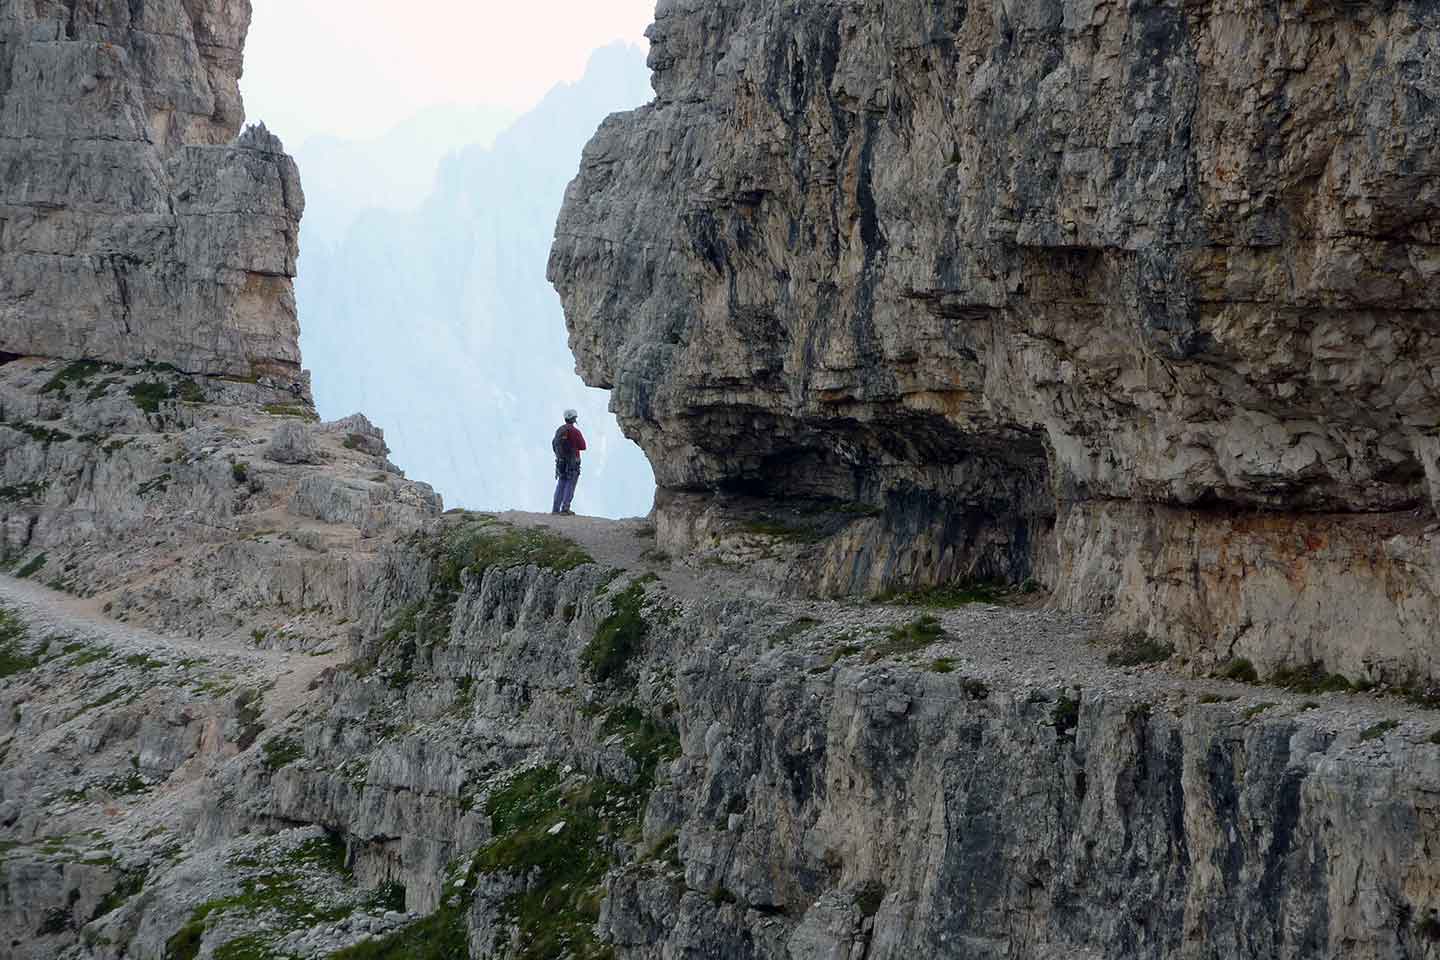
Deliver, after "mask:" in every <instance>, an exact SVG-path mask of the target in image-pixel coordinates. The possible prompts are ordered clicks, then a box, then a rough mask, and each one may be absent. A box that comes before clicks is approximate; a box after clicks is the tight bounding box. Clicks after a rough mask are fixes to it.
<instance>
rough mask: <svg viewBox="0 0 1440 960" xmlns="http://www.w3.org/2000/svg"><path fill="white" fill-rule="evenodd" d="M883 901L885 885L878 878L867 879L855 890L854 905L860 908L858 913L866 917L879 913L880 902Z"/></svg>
mask: <svg viewBox="0 0 1440 960" xmlns="http://www.w3.org/2000/svg"><path fill="white" fill-rule="evenodd" d="M884 901H885V885H884V884H883V883H880V882H879V881H878V880H868V881H866V882H865V883H863V884H861V885H860V889H858V890H856V891H855V906H856V907H858V908H859V909H860V915H861V916H863V917H865V918H866V919H869V918H870V917H873V916H875V914H877V913H879V912H880V904H881V903H883V902H884Z"/></svg>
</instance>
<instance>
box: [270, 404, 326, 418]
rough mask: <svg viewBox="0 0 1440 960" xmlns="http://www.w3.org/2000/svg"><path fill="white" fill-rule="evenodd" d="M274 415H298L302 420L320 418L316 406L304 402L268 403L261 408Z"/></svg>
mask: <svg viewBox="0 0 1440 960" xmlns="http://www.w3.org/2000/svg"><path fill="white" fill-rule="evenodd" d="M261 409H262V410H264V411H265V412H266V413H268V414H270V416H272V417H296V418H298V419H300V420H311V421H314V420H319V419H320V415H319V414H318V413H316V412H315V408H314V407H312V406H310V405H309V404H304V403H267V404H265V406H264V407H262V408H261Z"/></svg>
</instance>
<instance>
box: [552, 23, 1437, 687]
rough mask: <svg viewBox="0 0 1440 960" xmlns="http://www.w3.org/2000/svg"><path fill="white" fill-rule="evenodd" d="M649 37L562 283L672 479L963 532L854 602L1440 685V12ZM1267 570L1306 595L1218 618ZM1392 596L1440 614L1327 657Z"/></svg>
mask: <svg viewBox="0 0 1440 960" xmlns="http://www.w3.org/2000/svg"><path fill="white" fill-rule="evenodd" d="M656 18H657V19H656V23H655V25H654V27H653V28H652V30H651V38H652V44H653V46H652V52H651V65H652V67H653V68H654V71H655V76H654V86H655V91H656V95H657V96H656V100H655V102H654V103H653V104H651V105H649V106H647V107H645V108H642V109H640V110H638V111H635V112H633V113H629V114H624V115H619V116H617V117H614V118H612V119H611V120H610V121H608V122H607V123H606V124H605V125H604V126H603V127H602V128H601V130H600V131H599V133H598V134H597V136H596V137H595V139H594V140H593V141H592V142H591V144H590V145H589V147H588V148H587V150H586V153H585V156H584V159H583V161H582V166H581V170H580V173H579V176H578V177H577V179H576V180H575V182H574V183H573V185H572V187H571V189H570V192H569V195H568V198H567V203H566V206H565V210H564V212H563V213H562V216H561V219H560V223H559V225H558V227H557V237H556V244H555V247H554V249H553V252H552V257H551V264H550V275H551V279H552V281H553V282H554V283H555V285H556V287H557V288H558V289H559V291H560V293H561V295H562V297H563V299H564V302H565V307H566V313H567V318H568V321H569V324H570V335H571V345H572V347H573V348H574V350H575V353H576V356H577V359H578V362H579V367H580V370H581V372H582V373H583V375H584V376H585V377H586V379H587V380H588V381H589V382H590V383H592V384H594V385H599V386H606V387H611V388H613V389H614V398H613V403H614V406H615V408H616V410H617V412H618V413H619V415H620V418H621V421H622V423H623V424H624V425H625V428H626V430H627V431H628V432H629V434H630V435H631V436H632V437H634V438H635V439H636V440H638V441H639V442H640V443H641V444H642V446H644V447H645V448H646V450H647V451H648V452H649V453H650V456H651V459H652V461H653V462H654V464H655V466H656V472H657V477H658V480H659V482H660V484H661V485H662V486H663V487H669V488H672V489H677V490H710V491H719V492H721V493H732V492H740V493H745V494H758V495H760V496H762V497H769V498H772V499H786V498H794V497H817V498H831V499H833V500H836V501H842V502H851V501H860V502H863V503H866V504H870V505H873V506H878V507H883V508H885V512H886V516H887V517H889V516H896V517H904V518H906V519H905V521H904V523H903V524H902V525H903V526H905V527H906V528H907V530H908V532H907V534H906V535H907V536H911V537H914V536H919V537H920V538H921V539H923V540H925V541H926V542H927V543H933V545H934V548H933V549H929V550H927V551H922V555H921V557H920V558H919V559H917V560H915V561H914V562H908V563H907V564H903V565H900V566H896V565H895V564H878V563H876V562H875V561H874V560H873V556H874V555H875V554H877V553H885V554H889V553H891V552H893V551H892V549H891V548H892V547H893V546H894V545H895V543H896V542H897V538H896V537H895V536H893V535H892V534H893V533H894V532H895V528H896V526H897V524H894V523H889V521H882V522H881V523H879V524H876V525H875V526H876V527H877V531H878V532H877V533H876V535H875V539H874V543H875V544H877V545H878V546H877V547H876V548H875V549H866V547H865V546H864V544H861V545H859V546H858V547H857V548H856V549H854V550H852V551H850V552H849V553H848V559H847V560H845V561H843V562H842V563H841V564H840V567H841V568H843V569H845V570H847V571H848V575H847V576H846V577H844V578H839V586H840V588H841V589H844V590H852V589H862V590H865V589H868V590H875V589H880V588H884V587H886V586H889V585H892V584H895V583H901V584H917V585H918V584H924V583H927V582H935V581H937V580H944V579H947V578H950V577H953V576H955V575H956V574H957V573H959V574H962V575H963V574H968V575H972V576H997V575H999V576H1006V577H1010V578H1013V579H1016V580H1020V579H1024V578H1026V577H1030V576H1035V577H1038V578H1040V579H1043V580H1046V581H1047V582H1049V583H1050V584H1051V585H1053V586H1055V587H1056V588H1058V589H1059V591H1060V593H1061V595H1062V596H1063V597H1064V598H1065V599H1066V600H1067V601H1068V602H1071V603H1076V604H1081V605H1083V606H1085V607H1088V608H1090V609H1114V610H1115V612H1116V621H1115V623H1116V626H1117V628H1120V629H1127V630H1129V629H1143V630H1147V631H1149V632H1151V633H1153V634H1155V635H1158V636H1161V637H1163V638H1164V639H1166V640H1167V641H1169V642H1172V643H1175V644H1176V645H1177V646H1179V647H1181V648H1183V649H1185V650H1187V652H1190V653H1193V654H1195V655H1196V656H1198V657H1200V659H1202V660H1203V659H1215V658H1219V657H1225V656H1231V655H1237V654H1243V655H1246V656H1251V657H1262V658H1264V657H1269V659H1272V660H1273V659H1276V657H1275V656H1273V655H1272V654H1271V652H1272V651H1273V646H1272V644H1273V643H1276V642H1278V643H1280V644H1281V645H1282V647H1289V648H1299V647H1307V648H1308V649H1305V650H1303V651H1299V650H1297V651H1296V652H1297V653H1298V656H1299V657H1301V658H1302V659H1303V658H1311V659H1324V660H1327V662H1328V661H1329V660H1330V659H1333V658H1337V657H1340V656H1341V653H1342V650H1344V651H1348V652H1347V653H1345V657H1346V658H1348V659H1349V661H1350V663H1351V665H1352V666H1353V667H1358V665H1359V663H1360V661H1365V662H1366V663H1369V664H1372V665H1373V669H1374V670H1376V671H1378V673H1379V674H1383V675H1387V676H1396V675H1405V674H1407V673H1412V674H1420V675H1425V676H1429V675H1430V674H1431V672H1432V669H1433V666H1432V664H1431V661H1432V659H1433V658H1432V657H1431V655H1430V653H1429V652H1428V651H1429V650H1430V649H1432V648H1430V647H1428V646H1427V647H1426V648H1425V649H1424V650H1417V649H1416V642H1417V638H1416V635H1415V633H1414V631H1415V630H1416V629H1420V628H1418V627H1415V626H1414V624H1417V623H1420V622H1426V621H1428V620H1430V619H1433V617H1434V616H1435V615H1436V613H1437V612H1440V611H1437V608H1436V606H1435V599H1434V597H1435V594H1436V588H1437V586H1440V579H1437V566H1436V564H1435V562H1434V557H1435V552H1436V541H1435V539H1434V534H1433V530H1432V529H1430V528H1429V527H1427V526H1426V525H1427V524H1428V523H1430V522H1432V521H1433V519H1434V507H1435V502H1436V496H1437V491H1440V487H1437V485H1436V482H1437V480H1440V469H1437V467H1436V456H1437V439H1436V438H1437V433H1440V393H1437V391H1440V385H1437V383H1436V381H1435V376H1434V371H1435V369H1436V368H1437V361H1440V341H1437V339H1436V337H1435V330H1436V329H1437V320H1440V294H1437V290H1440V287H1437V285H1436V283H1435V280H1436V278H1437V276H1440V257H1437V254H1436V249H1437V248H1436V246H1435V244H1436V237H1437V235H1440V234H1437V231H1440V149H1437V147H1440V113H1437V111H1436V110H1435V109H1434V106H1433V105H1434V103H1435V102H1436V101H1437V98H1440V56H1437V51H1436V46H1437V44H1440V39H1437V38H1440V10H1437V8H1436V7H1435V5H1434V4H1430V3H1422V2H1408V0H1401V2H1396V3H1390V4H1382V5H1355V4H1336V3H1324V2H1321V3H1305V4H1300V5H1283V4H1275V3H1269V2H1263V0H1227V2H1220V3H1193V4H1164V5H1158V6H1157V5H1146V6H1143V7H1135V6H1129V7H1127V6H1126V5H1124V4H1115V3H1109V2H1091V0H1063V2H1062V0H1055V2H1039V3H1031V2H1027V3H1013V2H1002V0H977V2H973V3H969V4H950V5H941V6H937V5H935V4H932V3H928V2H921V0H886V2H883V3H882V2H880V0H864V2H846V3H841V2H815V3H803V4H782V3H777V2H774V0H722V2H719V3H709V2H707V3H699V2H691V0H673V2H663V3H661V4H660V5H659V9H658V10H657V14H656ZM1117 502H1118V503H1120V504H1122V505H1123V504H1125V503H1129V504H1133V505H1134V506H1135V508H1136V509H1137V510H1138V511H1139V513H1140V514H1144V512H1145V510H1146V509H1148V508H1150V507H1152V506H1154V507H1156V508H1164V509H1167V510H1172V511H1175V512H1174V513H1173V514H1169V515H1168V516H1169V517H1170V519H1171V520H1172V521H1174V522H1168V521H1167V522H1165V523H1153V524H1147V523H1144V522H1138V521H1137V522H1133V523H1132V522H1130V521H1129V520H1127V521H1124V522H1122V523H1120V524H1114V523H1111V522H1110V521H1109V520H1107V516H1109V514H1107V513H1106V511H1107V510H1110V509H1111V507H1110V506H1108V505H1112V504H1116V503H1117ZM1257 511H1258V512H1261V513H1263V514H1273V515H1275V517H1277V518H1281V519H1277V520H1275V522H1274V523H1272V522H1271V521H1270V520H1266V521H1265V523H1264V524H1262V525H1263V526H1266V527H1267V530H1268V532H1267V534H1266V536H1265V537H1259V538H1257V537H1254V536H1252V535H1251V531H1250V528H1249V527H1248V526H1247V525H1248V524H1250V517H1251V516H1252V515H1253V514H1255V513H1256V512H1257ZM1369 514H1380V515H1383V516H1384V517H1385V518H1386V519H1385V522H1384V523H1383V524H1381V525H1382V526H1386V527H1388V528H1390V530H1391V533H1390V534H1389V535H1388V536H1387V537H1386V538H1384V540H1383V542H1384V543H1385V544H1387V546H1384V547H1382V546H1381V545H1380V544H1381V541H1377V540H1375V539H1373V538H1369V537H1367V536H1366V535H1364V533H1363V531H1365V530H1368V529H1369V528H1368V527H1366V526H1365V524H1367V523H1370V521H1369V520H1365V519H1356V518H1357V516H1358V515H1369ZM1301 515H1310V516H1312V517H1313V518H1314V519H1313V520H1307V521H1305V522H1304V523H1301V522H1300V521H1299V520H1298V518H1299V517H1300V516H1301ZM917 517H921V518H924V517H929V518H930V520H929V522H928V525H927V524H926V523H920V524H918V525H917V523H916V522H915V518H917ZM957 518H965V519H966V520H967V521H968V522H966V523H957V522H956V519H957ZM1057 518H1063V522H1060V523H1059V524H1058V526H1057ZM1283 518H1291V519H1293V520H1294V521H1295V522H1294V523H1290V522H1289V521H1287V520H1285V519H1283ZM675 526H677V527H684V526H685V524H684V523H677V524H675ZM1192 526H1193V527H1194V528H1196V529H1198V530H1199V531H1200V532H1199V533H1198V534H1194V533H1191V532H1186V531H1187V530H1189V529H1190V527H1192ZM1105 528H1108V532H1107V533H1105V534H1104V535H1103V536H1102V535H1101V532H1100V531H1101V530H1102V529H1105ZM901 539H903V538H901ZM1199 541H1204V542H1205V543H1207V544H1209V545H1210V549H1207V550H1204V551H1198V550H1197V549H1195V544H1196V543H1197V542H1199ZM1340 542H1343V543H1345V544H1347V546H1346V547H1345V548H1343V549H1342V550H1339V551H1337V550H1335V549H1334V548H1333V545H1334V544H1336V543H1340ZM1387 550H1388V551H1389V552H1388V553H1387V552H1386V551H1387ZM1327 551H1329V552H1328V553H1327ZM1317 552H1318V555H1316V554H1317ZM927 553H928V555H929V556H930V559H929V560H928V561H927V560H926V559H925V555H926V554H927ZM1242 555H1243V559H1244V561H1245V562H1246V563H1248V564H1252V565H1253V566H1250V567H1247V568H1246V569H1250V570H1256V569H1258V570H1261V571H1267V570H1272V569H1278V570H1282V571H1287V572H1282V573H1280V574H1279V575H1277V576H1275V577H1272V578H1269V582H1267V585H1266V587H1265V588H1264V591H1265V592H1266V594H1267V596H1266V597H1265V598H1264V602H1263V603H1253V602H1237V601H1236V600H1235V596H1236V594H1237V592H1238V591H1236V590H1229V589H1227V590H1222V591H1220V592H1219V593H1218V594H1216V593H1213V592H1212V591H1211V586H1210V585H1211V584H1212V583H1213V578H1211V576H1210V572H1211V571H1210V568H1211V567H1212V566H1213V565H1215V564H1220V565H1221V566H1222V567H1223V566H1224V565H1225V564H1227V563H1229V564H1235V563H1238V562H1239V561H1240V559H1242ZM1297 558H1298V559H1297ZM1312 560H1313V561H1314V562H1313V563H1312V562H1311V561H1312ZM1296 562H1298V563H1300V564H1301V565H1302V566H1304V567H1305V568H1306V571H1307V572H1306V574H1305V575H1302V576H1293V575H1290V574H1289V572H1288V571H1289V570H1290V569H1291V567H1292V565H1293V563H1296ZM1397 566H1399V567H1403V568H1404V571H1405V572H1404V574H1403V575H1401V576H1400V577H1399V579H1407V578H1408V580H1407V583H1406V585H1405V586H1404V593H1403V595H1402V596H1401V597H1400V599H1401V601H1402V606H1404V605H1408V604H1418V605H1419V606H1421V607H1423V608H1424V611H1425V612H1424V613H1423V614H1420V615H1419V619H1413V618H1412V617H1411V616H1410V615H1405V616H1402V617H1399V618H1398V619H1400V620H1402V621H1404V622H1403V623H1399V624H1397V623H1396V622H1395V621H1396V619H1397V618H1396V617H1393V616H1387V617H1385V618H1383V620H1384V622H1383V623H1382V624H1380V625H1379V628H1378V629H1377V630H1375V631H1372V636H1370V637H1355V636H1350V635H1348V634H1345V635H1342V634H1340V633H1338V632H1337V629H1338V628H1340V627H1342V626H1343V629H1345V630H1346V631H1348V630H1350V628H1351V627H1352V626H1353V621H1354V617H1353V616H1346V615H1345V614H1346V611H1347V607H1346V603H1347V601H1346V599H1345V598H1346V597H1347V596H1352V595H1356V594H1359V595H1365V596H1370V595H1380V596H1383V595H1385V594H1386V592H1387V591H1389V590H1391V588H1392V587H1393V585H1394V584H1395V583H1397V582H1398V581H1397V579H1396V577H1395V576H1392V575H1391V574H1388V573H1385V571H1387V570H1394V568H1395V567H1397ZM1243 573H1244V571H1243V570H1241V569H1239V568H1238V567H1232V568H1230V569H1229V570H1228V571H1222V574H1223V576H1225V577H1229V576H1233V577H1236V578H1239V577H1241V576H1243ZM1312 574H1314V575H1312ZM1387 578H1388V579H1387ZM830 579H831V580H835V579H836V578H834V577H831V578H830ZM1297 606H1298V607H1300V608H1303V609H1305V610H1308V611H1311V613H1307V615H1306V618H1305V626H1304V627H1303V628H1302V627H1298V626H1297V627H1294V628H1287V627H1286V626H1285V624H1284V621H1283V617H1284V611H1285V610H1287V609H1291V608H1294V607H1297ZM1192 614H1198V616H1191V615H1192ZM1311 614H1313V616H1312V615H1311ZM1277 618H1278V619H1277ZM1312 627H1313V630H1314V633H1313V635H1312V633H1311V630H1312ZM1312 636H1313V639H1312ZM1426 643H1428V641H1426ZM1286 655H1287V656H1288V655H1289V654H1286ZM1367 669H1369V668H1367Z"/></svg>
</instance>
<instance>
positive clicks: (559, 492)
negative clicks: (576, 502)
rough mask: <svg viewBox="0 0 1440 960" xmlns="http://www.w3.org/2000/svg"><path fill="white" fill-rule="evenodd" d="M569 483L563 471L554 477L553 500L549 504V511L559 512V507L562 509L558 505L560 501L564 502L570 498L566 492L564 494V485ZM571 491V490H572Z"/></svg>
mask: <svg viewBox="0 0 1440 960" xmlns="http://www.w3.org/2000/svg"><path fill="white" fill-rule="evenodd" d="M569 483H570V479H569V477H567V476H566V475H565V473H563V472H562V473H561V474H560V476H559V477H558V478H557V479H556V481H555V502H554V503H553V504H552V505H551V506H550V512H551V513H559V512H560V511H561V509H562V507H561V506H560V505H561V504H562V503H566V502H568V501H569V499H570V498H569V497H568V496H566V494H565V487H566V485H567V484H569ZM572 492H573V491H572Z"/></svg>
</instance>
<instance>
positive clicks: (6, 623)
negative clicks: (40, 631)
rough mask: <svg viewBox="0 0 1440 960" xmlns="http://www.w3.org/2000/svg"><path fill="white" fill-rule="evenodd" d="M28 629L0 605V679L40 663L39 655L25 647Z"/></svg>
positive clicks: (31, 668)
mask: <svg viewBox="0 0 1440 960" xmlns="http://www.w3.org/2000/svg"><path fill="white" fill-rule="evenodd" d="M29 637H30V634H29V631H27V630H26V629H25V624H23V623H21V622H20V619H19V618H18V617H16V616H15V614H13V613H11V612H10V611H9V610H7V609H5V608H4V607H0V679H3V678H5V677H13V676H14V675H15V674H17V673H24V672H25V671H26V670H33V669H35V668H36V667H37V666H39V665H40V659H39V657H36V656H34V655H33V654H31V653H29V652H27V651H26V649H25V644H26V642H27V641H28V640H29Z"/></svg>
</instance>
